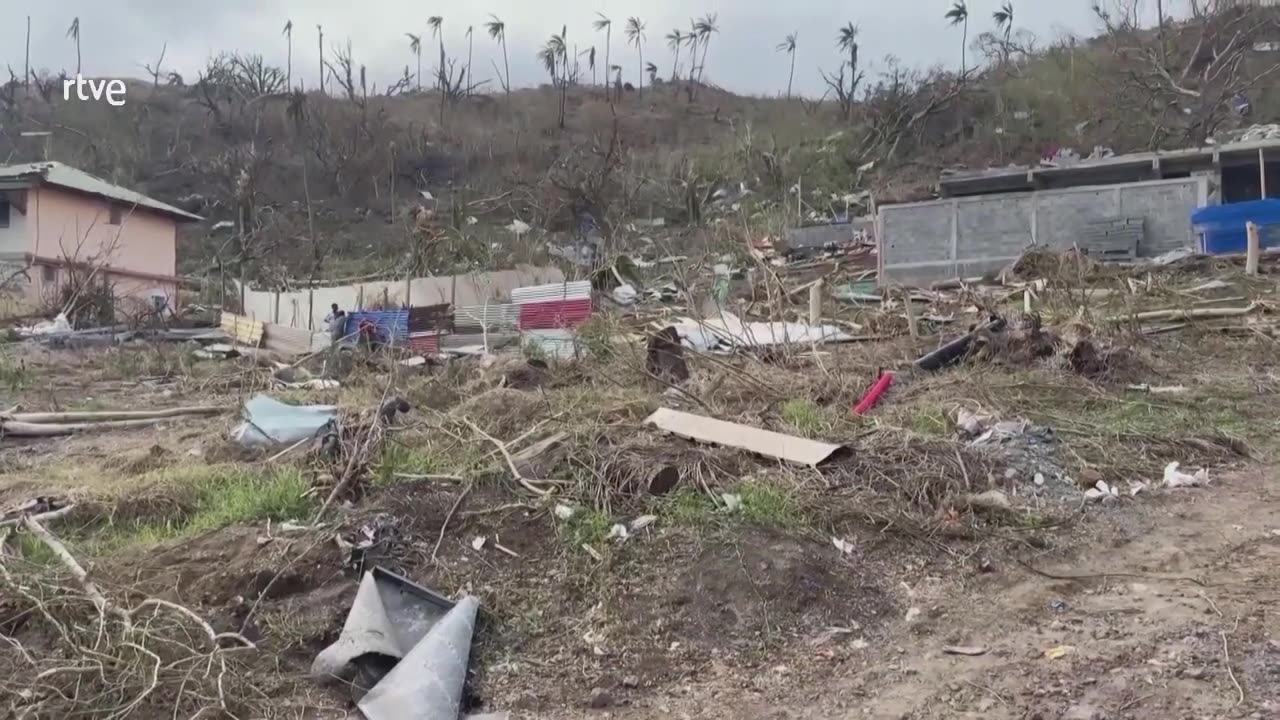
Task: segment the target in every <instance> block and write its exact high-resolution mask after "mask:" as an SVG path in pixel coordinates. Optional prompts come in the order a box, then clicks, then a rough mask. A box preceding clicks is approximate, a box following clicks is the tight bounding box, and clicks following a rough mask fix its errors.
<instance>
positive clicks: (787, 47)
mask: <svg viewBox="0 0 1280 720" xmlns="http://www.w3.org/2000/svg"><path fill="white" fill-rule="evenodd" d="M797 34H798V33H791V34H790V35H788V36H787V38H786V39H785V40H783V41H782V42H780V43H778V48H777V50H778V52H784V53H787V54H788V55H790V56H791V74H790V75H788V76H787V99H788V100H790V99H791V83H792V81H794V80H795V79H796V35H797Z"/></svg>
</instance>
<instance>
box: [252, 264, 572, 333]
mask: <svg viewBox="0 0 1280 720" xmlns="http://www.w3.org/2000/svg"><path fill="white" fill-rule="evenodd" d="M563 281H564V273H562V272H561V271H560V270H558V269H557V268H551V267H535V266H532V265H521V266H519V267H518V268H516V269H515V270H497V271H493V272H484V273H472V274H469V275H457V276H440V277H427V278H414V279H411V280H383V281H371V282H366V283H360V284H358V285H342V286H337V287H323V288H315V289H312V290H295V291H292V292H273V291H270V290H249V289H245V290H244V291H243V309H244V315H246V316H248V317H251V318H254V319H256V320H265V321H267V322H273V323H278V324H280V325H285V326H287V327H295V328H305V329H308V330H319V329H322V328H323V327H324V317H325V316H326V315H328V314H329V306H330V305H331V304H332V303H337V304H338V307H340V308H342V309H343V310H346V311H348V312H350V311H352V310H364V309H369V308H371V307H406V306H407V307H419V306H423V305H435V304H437V303H451V304H453V305H483V304H484V303H486V302H489V303H493V304H497V303H498V302H500V301H506V300H508V299H509V298H510V296H511V291H512V290H514V289H516V288H518V287H524V286H526V285H539V284H543V283H554V282H563Z"/></svg>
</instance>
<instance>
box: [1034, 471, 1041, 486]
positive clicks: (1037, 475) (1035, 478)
mask: <svg viewBox="0 0 1280 720" xmlns="http://www.w3.org/2000/svg"><path fill="white" fill-rule="evenodd" d="M1032 482H1034V483H1035V484H1036V485H1044V473H1036V476H1035V477H1034V478H1033V479H1032Z"/></svg>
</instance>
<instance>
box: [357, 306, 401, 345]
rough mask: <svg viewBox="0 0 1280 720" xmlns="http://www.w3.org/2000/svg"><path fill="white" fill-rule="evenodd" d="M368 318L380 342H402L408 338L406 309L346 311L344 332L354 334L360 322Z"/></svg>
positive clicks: (358, 328) (358, 329)
mask: <svg viewBox="0 0 1280 720" xmlns="http://www.w3.org/2000/svg"><path fill="white" fill-rule="evenodd" d="M364 320H368V321H370V322H372V323H373V324H374V326H376V327H377V329H378V330H377V331H378V339H379V340H381V341H382V342H392V341H395V342H396V343H403V342H405V341H407V340H408V339H409V311H408V310H360V311H356V312H350V313H347V327H346V329H345V330H344V332H345V333H346V334H347V335H354V334H356V333H358V332H359V331H360V323H361V322H362V321H364Z"/></svg>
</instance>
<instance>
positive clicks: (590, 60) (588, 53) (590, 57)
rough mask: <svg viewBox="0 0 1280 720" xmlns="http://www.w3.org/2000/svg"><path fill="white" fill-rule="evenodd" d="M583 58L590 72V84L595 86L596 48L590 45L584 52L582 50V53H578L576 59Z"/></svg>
mask: <svg viewBox="0 0 1280 720" xmlns="http://www.w3.org/2000/svg"><path fill="white" fill-rule="evenodd" d="M583 56H585V57H586V58H587V69H589V70H591V84H592V85H595V84H596V46H595V45H592V46H591V47H589V48H587V49H586V50H583V51H582V52H580V53H578V57H583Z"/></svg>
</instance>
